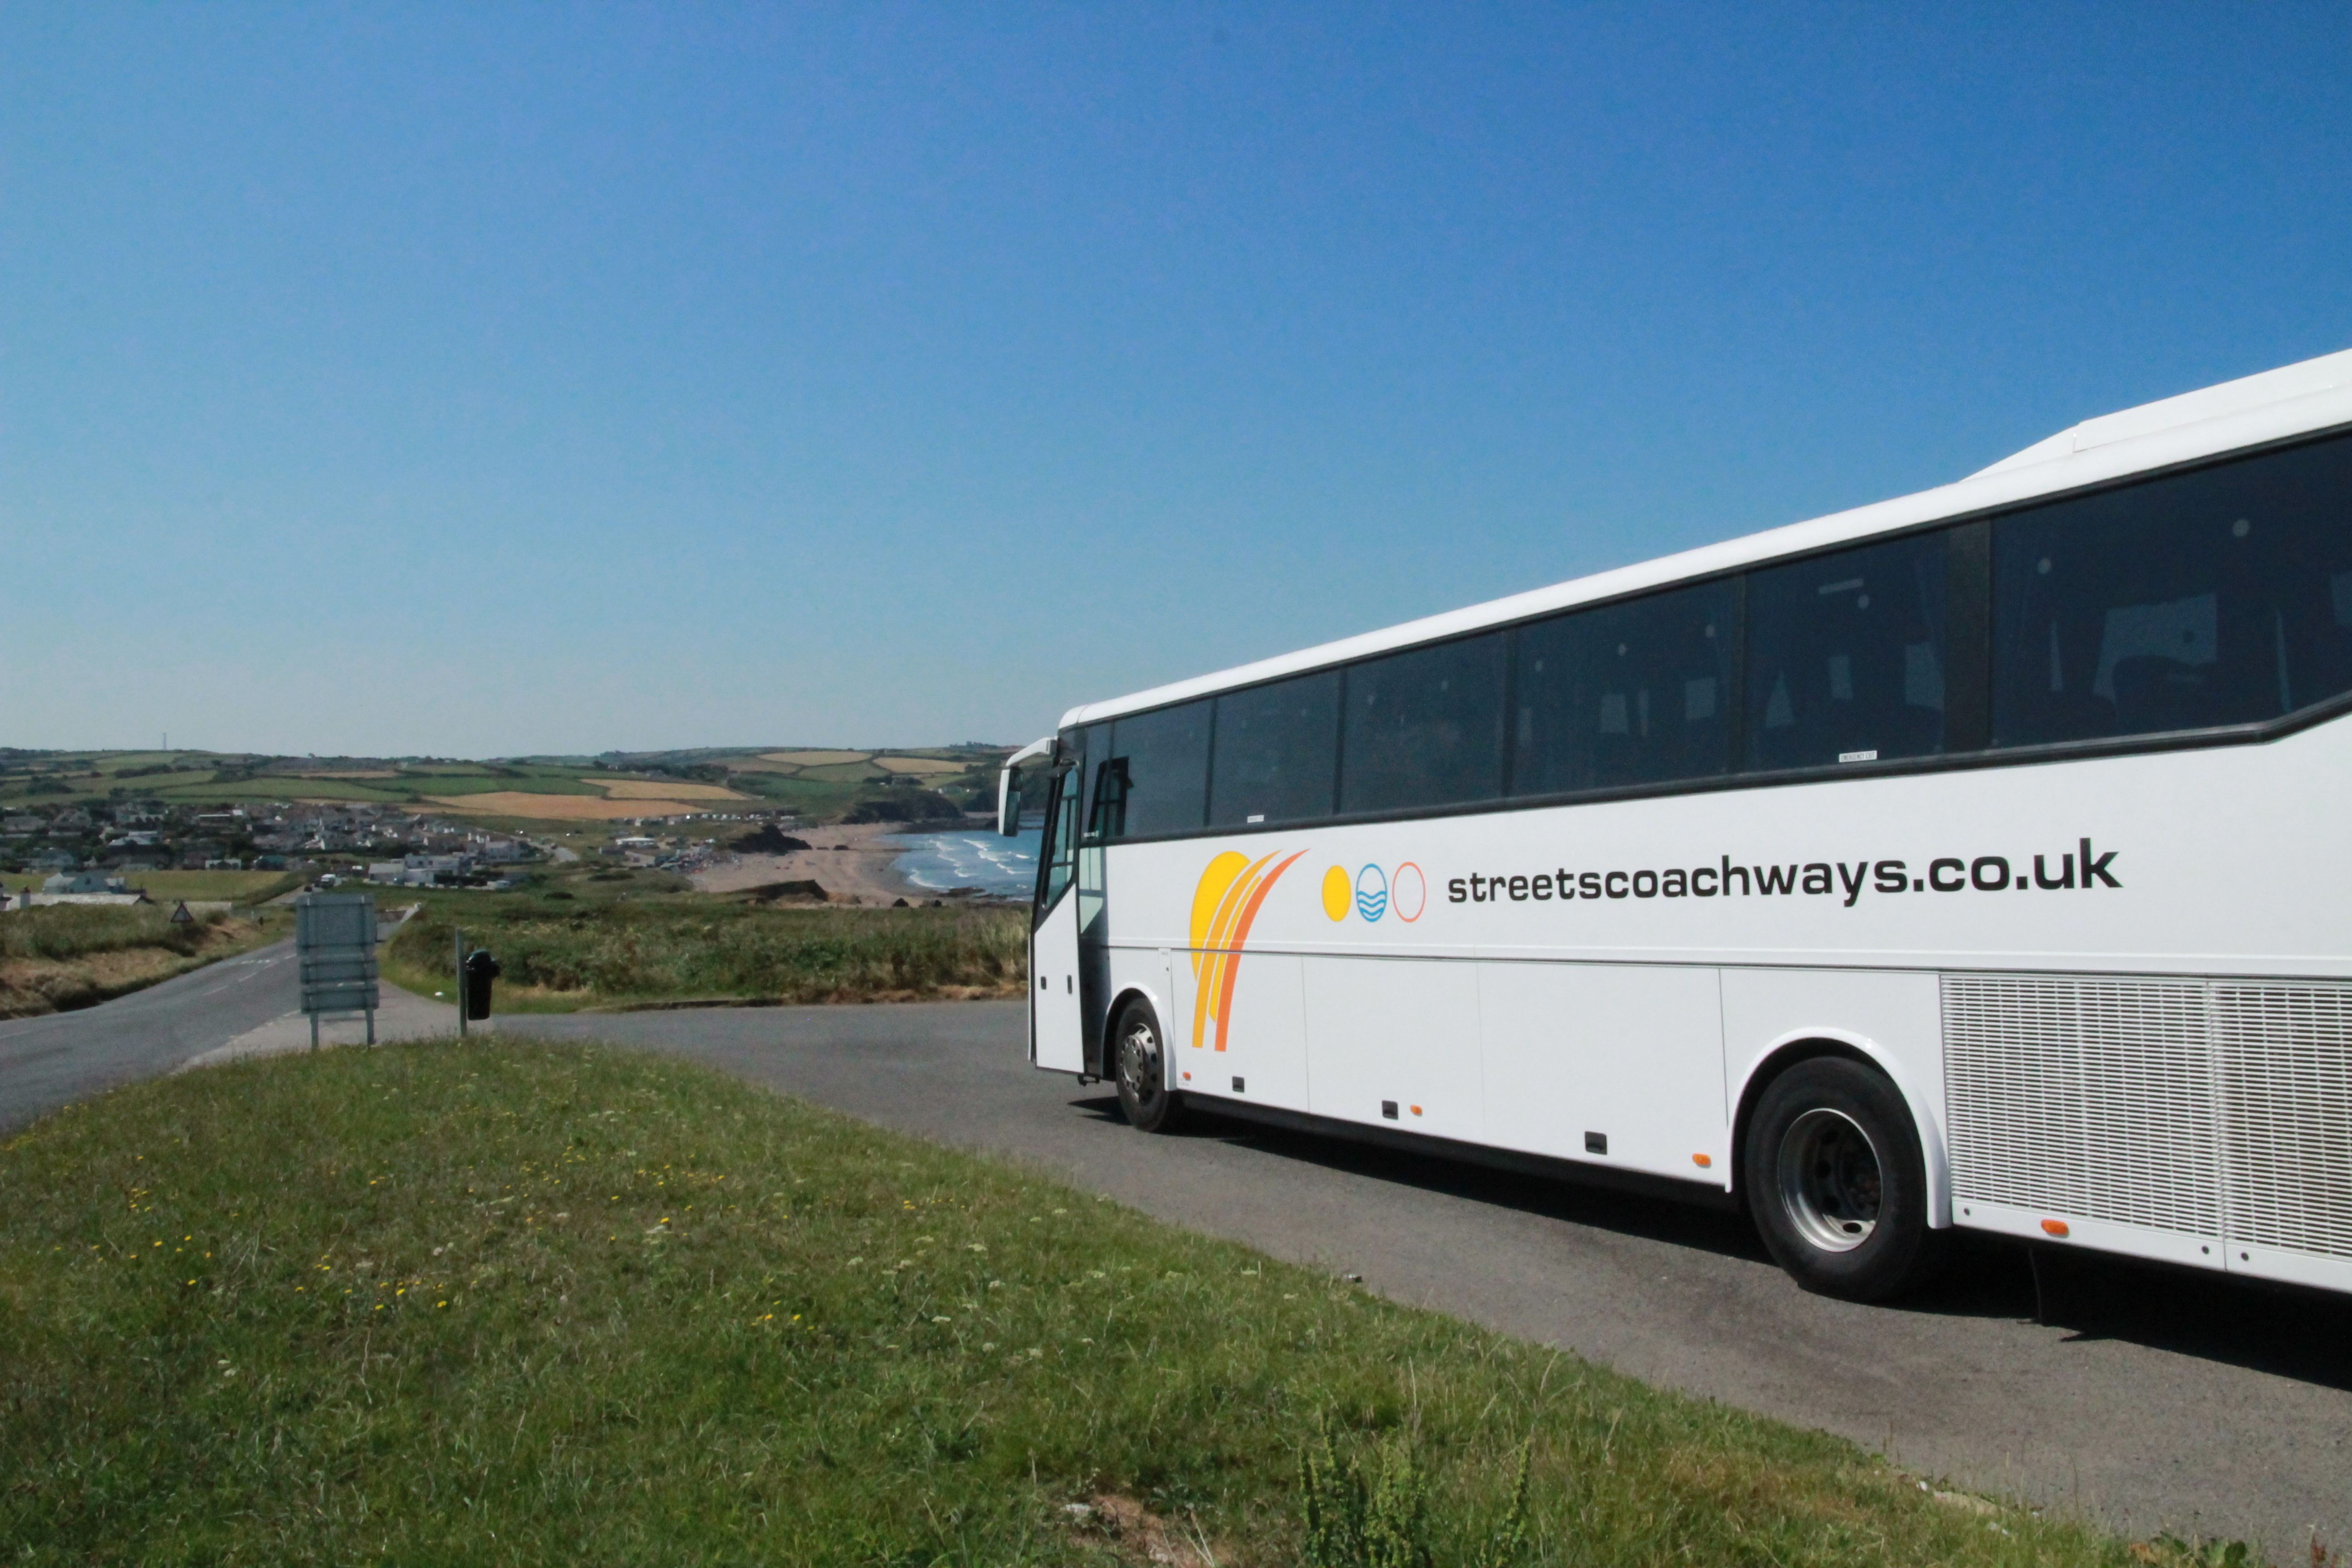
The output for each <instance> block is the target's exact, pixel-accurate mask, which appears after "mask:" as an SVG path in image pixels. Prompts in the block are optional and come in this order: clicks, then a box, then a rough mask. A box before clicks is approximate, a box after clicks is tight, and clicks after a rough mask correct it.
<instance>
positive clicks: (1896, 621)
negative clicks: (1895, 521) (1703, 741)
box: [1746, 532, 1949, 769]
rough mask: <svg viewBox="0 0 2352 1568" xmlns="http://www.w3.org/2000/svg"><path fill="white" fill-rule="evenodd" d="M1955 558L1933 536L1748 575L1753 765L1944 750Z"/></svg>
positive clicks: (1859, 759)
mask: <svg viewBox="0 0 2352 1568" xmlns="http://www.w3.org/2000/svg"><path fill="white" fill-rule="evenodd" d="M1947 555H1948V541H1947V540H1946V538H1945V536H1944V534H1943V533H1941V532H1937V533H1925V534H1916V535H1914V536H1912V537H1910V538H1907V539H1895V540H1889V541H1888V542H1885V543H1884V544H1871V545H1865V546H1863V547H1862V548H1860V549H1856V550H1842V551H1839V552H1836V553H1835V554H1832V555H1816V556H1813V557H1811V558H1810V559H1807V560H1803V561H1796V562H1791V563H1789V564H1788V565H1785V566H1774V567H1769V568H1766V569H1763V570H1760V571H1757V572H1751V573H1750V574H1748V666H1747V671H1746V680H1747V710H1748V711H1747V735H1748V747H1747V749H1748V767H1749V768H1751V769H1771V768H1801V767H1818V766H1824V765H1829V764H1832V763H1863V762H1881V761H1885V760H1888V759H1891V758H1895V757H1920V756H1928V755H1932V754H1934V753H1935V752H1940V751H1942V750H1943V749H1944V682H1945V672H1946V670H1947V669H1948V667H1949V657H1948V650H1947V647H1946V609H1947V597H1948V594H1947V584H1946V571H1947V564H1948V563H1947Z"/></svg>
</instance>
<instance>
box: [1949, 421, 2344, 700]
mask: <svg viewBox="0 0 2352 1568" xmlns="http://www.w3.org/2000/svg"><path fill="white" fill-rule="evenodd" d="M1993 628H1994V648H1995V652H1994V655H1993V743H1994V744H1995V745H1997V746H2022V745H2032V744H2034V743H2035V742H2050V741H2078V740H2090V739H2095V738H2099V737H2103V736H2111V735H2141V734H2154V733H2159V732H2162V731H2168V730H2199V729H2205V728H2208V727H2210V726H2213V725H2219V724H2240V723H2248V722H2252V721H2259V720H2263V719H2274V718H2277V717H2278V716H2280V715H2281V714H2284V713H2291V712H2293V711H2294V710H2296V709H2298V708H2305V707H2308V706H2310V705H2311V704H2312V703H2315V702H2318V701H2322V700H2326V699H2327V698H2330V697H2334V696H2336V695H2338V694H2340V693H2342V692H2344V691H2347V690H2352V440H2347V439H2343V438H2338V439H2336V440H2332V441H2325V442H2319V443H2316V444H2314V445H2312V446H2308V447H2295V448H2293V449H2291V450H2288V451H2284V452H2272V453H2265V454H2263V456H2261V457H2257V458H2244V459H2242V460H2240V461H2238V462H2233V463H2227V464H2223V465H2221V466H2219V467H2216V468H2204V469H2200V470H2199V471H2198V472H2195V473H2190V474H2181V475H2179V476H2176V477H2174V478H2171V479H2155V480H2151V481H2149V482H2148V483H2146V484H2140V485H2133V486H2131V487H2129V488H2127V489H2116V490H2110V491H2108V492H2106V493H2105V494H2103V495H2095V496H2085V497H2083V498H2082V499H2080V500H2070V501H2060V502H2057V503H2055V504H2053V505H2051V506H2046V507H2038V508H2036V509H2034V510H2032V511H2028V512H2021V513H2018V514H2015V515H2013V516H2011V517H2005V518H2001V519H2000V520H1999V521H1996V522H1995V523H1994V525H1993Z"/></svg>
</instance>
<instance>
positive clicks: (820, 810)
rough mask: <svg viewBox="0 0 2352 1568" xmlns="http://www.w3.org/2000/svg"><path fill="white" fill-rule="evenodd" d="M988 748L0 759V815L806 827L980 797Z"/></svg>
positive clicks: (986, 782)
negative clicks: (884, 792) (495, 757)
mask: <svg viewBox="0 0 2352 1568" xmlns="http://www.w3.org/2000/svg"><path fill="white" fill-rule="evenodd" d="M1004 755H1005V749H1004V748H1002V747H981V746H975V747H960V748H949V749H931V750H921V749H918V750H913V751H903V752H902V751H890V750H884V751H853V750H846V749H842V748H825V747H811V748H799V749H793V748H781V749H780V748H774V747H764V748H763V747H744V748H740V749H738V750H731V751H730V750H723V749H722V750H701V751H692V752H646V753H626V754H624V753H606V754H605V755H604V756H601V757H596V758H579V759H569V758H567V759H550V758H522V759H511V760H504V761H497V762H464V761H449V760H442V759H430V760H418V759H387V758H300V759H297V758H284V757H266V756H257V755H250V754H242V753H239V754H227V755H224V754H220V753H215V752H11V751H5V750H0V811H8V810H22V809H26V808H30V809H35V810H39V809H43V808H53V807H62V806H68V805H109V804H110V803H112V802H115V801H119V800H124V799H131V800H152V801H155V802H158V803H160V804H162V805H165V806H185V807H203V806H236V805H244V806H248V807H250V806H255V805H264V804H267V803H269V802H287V803H302V804H314V805H334V804H339V803H344V802H349V803H352V804H365V803H373V804H376V805H405V806H410V807H414V808H415V809H417V810H420V811H446V812H455V813H460V814H463V815H466V816H474V817H496V818H500V819H504V820H508V821H512V822H517V823H531V822H551V823H562V822H604V821H614V820H618V819H620V818H624V817H632V816H688V815H691V814H693V813H695V812H698V811H702V812H707V811H712V810H716V809H723V808H725V807H729V806H740V807H744V808H746V809H761V808H765V809H782V810H786V811H791V812H793V813H795V814H798V815H801V816H807V817H810V818H812V819H823V818H832V817H835V816H840V815H842V814H843V813H845V812H847V811H848V810H850V809H851V808H852V807H854V806H855V805H856V804H857V803H858V802H860V801H861V800H865V799H867V798H869V797H872V796H873V795H874V792H875V790H876V789H877V788H878V787H880V786H882V785H886V784H889V783H890V782H891V781H893V780H898V781H904V782H902V783H901V784H900V785H899V787H908V786H909V785H910V784H914V783H917V782H919V784H921V785H922V786H924V787H928V788H929V789H932V790H935V791H947V792H950V793H952V794H953V795H956V797H957V798H958V799H959V800H960V801H962V802H965V803H970V802H974V801H978V802H982V803H983V805H984V804H985V802H986V801H987V800H989V799H992V793H991V792H992V790H993V788H994V777H995V772H994V770H995V768H996V766H997V764H998V763H999V761H1000V760H1001V759H1002V758H1003V756H1004Z"/></svg>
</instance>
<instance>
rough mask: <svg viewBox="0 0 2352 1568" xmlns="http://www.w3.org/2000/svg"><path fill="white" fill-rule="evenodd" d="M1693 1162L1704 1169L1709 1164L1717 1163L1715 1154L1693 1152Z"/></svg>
mask: <svg viewBox="0 0 2352 1568" xmlns="http://www.w3.org/2000/svg"><path fill="white" fill-rule="evenodd" d="M1691 1163H1692V1164H1694V1165H1696V1166H1697V1167H1698V1168H1699V1169H1700V1170H1702V1171H1704V1170H1706V1168H1707V1167H1708V1166H1710V1165H1712V1164H1714V1163H1715V1156H1714V1155H1712V1154H1693V1155H1692V1156H1691Z"/></svg>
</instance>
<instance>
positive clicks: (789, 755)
mask: <svg viewBox="0 0 2352 1568" xmlns="http://www.w3.org/2000/svg"><path fill="white" fill-rule="evenodd" d="M873 754H874V753H873V752H761V753H760V760H761V762H763V763H792V764H793V766H795V767H803V768H821V767H824V766H827V765H828V764H830V763H862V762H864V761H866V759H867V758H869V757H871V756H872V755H873Z"/></svg>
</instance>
